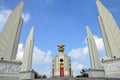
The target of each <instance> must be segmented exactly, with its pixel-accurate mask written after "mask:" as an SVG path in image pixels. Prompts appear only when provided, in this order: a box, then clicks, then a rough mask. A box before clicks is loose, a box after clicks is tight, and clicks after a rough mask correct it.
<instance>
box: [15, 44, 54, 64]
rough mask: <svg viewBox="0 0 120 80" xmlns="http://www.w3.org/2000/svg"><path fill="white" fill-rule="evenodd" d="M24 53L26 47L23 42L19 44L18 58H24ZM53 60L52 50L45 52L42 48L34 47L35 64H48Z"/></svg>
mask: <svg viewBox="0 0 120 80" xmlns="http://www.w3.org/2000/svg"><path fill="white" fill-rule="evenodd" d="M23 53H24V47H23V44H22V43H20V44H19V45H18V51H17V58H16V59H17V60H22V58H23ZM51 60H52V58H51V51H47V52H44V51H42V50H41V49H39V48H37V47H34V50H33V66H40V65H43V64H48V63H50V62H51Z"/></svg>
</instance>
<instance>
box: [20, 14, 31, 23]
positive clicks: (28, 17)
mask: <svg viewBox="0 0 120 80" xmlns="http://www.w3.org/2000/svg"><path fill="white" fill-rule="evenodd" d="M22 18H23V19H24V21H25V22H28V20H29V19H30V14H29V13H22Z"/></svg>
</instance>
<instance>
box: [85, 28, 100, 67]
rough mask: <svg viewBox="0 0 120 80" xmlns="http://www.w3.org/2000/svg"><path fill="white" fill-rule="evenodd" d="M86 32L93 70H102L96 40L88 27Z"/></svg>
mask: <svg viewBox="0 0 120 80" xmlns="http://www.w3.org/2000/svg"><path fill="white" fill-rule="evenodd" d="M86 30H87V34H88V37H87V43H88V50H89V55H90V62H91V69H102V66H101V63H100V59H99V55H98V50H97V46H96V43H95V40H94V38H93V36H92V33H91V31H90V29H89V27H88V26H87V27H86Z"/></svg>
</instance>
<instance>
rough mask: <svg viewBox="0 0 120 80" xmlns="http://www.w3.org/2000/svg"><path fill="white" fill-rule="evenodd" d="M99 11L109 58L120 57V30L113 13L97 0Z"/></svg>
mask: <svg viewBox="0 0 120 80" xmlns="http://www.w3.org/2000/svg"><path fill="white" fill-rule="evenodd" d="M96 4H97V8H98V12H99V17H98V21H99V25H100V29H101V33H102V36H103V41H104V44H105V49H106V53H107V57H108V58H113V57H116V58H120V30H119V27H118V25H117V23H116V22H115V20H114V17H113V16H112V14H111V13H110V12H109V11H108V10H107V9H106V8H105V7H104V5H103V4H102V3H101V2H100V1H99V0H97V1H96Z"/></svg>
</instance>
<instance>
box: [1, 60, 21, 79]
mask: <svg viewBox="0 0 120 80" xmlns="http://www.w3.org/2000/svg"><path fill="white" fill-rule="evenodd" d="M20 65H21V62H18V61H6V60H0V80H19V72H20Z"/></svg>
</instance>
